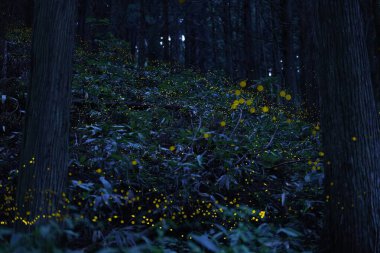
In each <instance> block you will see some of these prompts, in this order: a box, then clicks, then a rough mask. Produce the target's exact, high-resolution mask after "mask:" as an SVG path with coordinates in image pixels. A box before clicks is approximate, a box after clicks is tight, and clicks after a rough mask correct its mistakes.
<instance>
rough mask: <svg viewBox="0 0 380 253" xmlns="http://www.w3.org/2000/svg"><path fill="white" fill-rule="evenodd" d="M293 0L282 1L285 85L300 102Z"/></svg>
mask: <svg viewBox="0 0 380 253" xmlns="http://www.w3.org/2000/svg"><path fill="white" fill-rule="evenodd" d="M292 7H293V0H282V1H281V23H282V50H283V56H284V60H283V62H284V81H285V87H286V88H287V89H288V90H289V91H290V93H291V95H292V96H293V101H294V103H295V104H299V97H298V95H299V92H298V85H297V69H296V55H295V52H294V27H293V24H292V23H293V20H292V13H293V8H292Z"/></svg>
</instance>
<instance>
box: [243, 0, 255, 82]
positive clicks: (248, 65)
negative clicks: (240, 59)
mask: <svg viewBox="0 0 380 253" xmlns="http://www.w3.org/2000/svg"><path fill="white" fill-rule="evenodd" d="M243 26H244V68H245V76H246V78H248V79H249V80H250V81H252V80H253V79H255V77H256V76H255V73H257V69H255V66H253V65H254V64H253V54H252V50H253V48H254V46H253V45H252V43H253V39H252V33H253V29H252V6H251V0H244V1H243Z"/></svg>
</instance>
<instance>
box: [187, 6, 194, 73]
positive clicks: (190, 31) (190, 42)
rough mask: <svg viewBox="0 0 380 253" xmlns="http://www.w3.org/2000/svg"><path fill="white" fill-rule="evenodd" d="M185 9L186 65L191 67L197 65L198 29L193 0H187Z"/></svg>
mask: <svg viewBox="0 0 380 253" xmlns="http://www.w3.org/2000/svg"><path fill="white" fill-rule="evenodd" d="M185 10H186V14H185V66H186V67H187V68H189V67H194V66H195V60H196V59H195V53H196V44H195V43H196V40H195V38H196V30H195V25H194V23H193V22H194V13H193V10H192V3H191V2H186V6H185Z"/></svg>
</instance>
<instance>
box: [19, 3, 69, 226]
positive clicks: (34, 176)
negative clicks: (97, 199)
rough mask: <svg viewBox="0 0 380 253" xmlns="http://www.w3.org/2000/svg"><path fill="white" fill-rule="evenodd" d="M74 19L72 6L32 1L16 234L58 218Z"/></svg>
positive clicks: (66, 141) (66, 139)
mask: <svg viewBox="0 0 380 253" xmlns="http://www.w3.org/2000/svg"><path fill="white" fill-rule="evenodd" d="M74 19H75V0H55V1H50V0H36V1H35V9H34V24H33V39H32V69H31V84H30V88H29V93H28V104H27V116H26V126H25V131H24V142H23V146H22V156H21V163H20V164H21V167H20V170H19V171H20V172H19V179H18V184H17V199H16V200H17V201H16V202H17V217H19V218H20V219H19V220H18V221H17V222H16V225H15V226H16V230H18V231H24V230H29V228H30V226H29V225H32V224H33V221H37V222H38V223H43V222H46V220H48V219H49V218H54V217H53V215H54V216H55V215H56V214H59V213H62V210H61V209H60V208H61V207H62V206H61V202H60V200H61V197H62V191H63V189H64V187H65V182H66V176H67V170H68V144H69V123H70V117H69V112H70V93H71V76H72V73H71V71H72V54H73V46H74ZM55 217H57V216H55ZM21 219H22V220H21ZM27 222H31V224H25V223H27Z"/></svg>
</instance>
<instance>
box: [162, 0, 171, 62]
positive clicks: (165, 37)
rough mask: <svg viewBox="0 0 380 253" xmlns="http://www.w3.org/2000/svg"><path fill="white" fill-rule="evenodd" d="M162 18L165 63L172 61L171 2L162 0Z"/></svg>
mask: <svg viewBox="0 0 380 253" xmlns="http://www.w3.org/2000/svg"><path fill="white" fill-rule="evenodd" d="M162 16H163V29H162V37H163V47H164V58H163V60H164V61H165V62H169V60H170V42H169V0H162Z"/></svg>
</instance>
